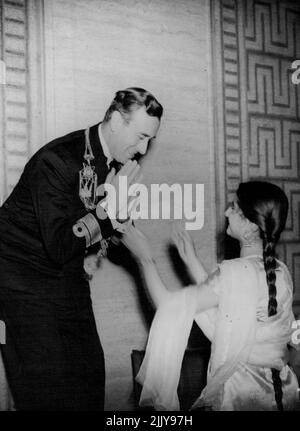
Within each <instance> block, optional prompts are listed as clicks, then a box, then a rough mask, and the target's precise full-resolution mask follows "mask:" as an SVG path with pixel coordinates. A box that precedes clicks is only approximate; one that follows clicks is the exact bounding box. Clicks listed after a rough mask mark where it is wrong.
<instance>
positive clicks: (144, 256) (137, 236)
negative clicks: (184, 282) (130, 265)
mask: <svg viewBox="0 0 300 431" xmlns="http://www.w3.org/2000/svg"><path fill="white" fill-rule="evenodd" d="M122 243H123V244H124V245H125V246H126V247H127V248H128V249H129V250H130V251H131V253H132V254H133V255H134V256H135V257H136V259H137V261H138V263H139V265H140V268H141V270H142V273H143V276H144V278H145V282H146V286H147V290H148V293H149V295H150V297H151V299H152V302H153V304H154V306H155V307H156V308H158V307H159V305H160V304H161V303H162V302H163V301H165V300H166V299H167V298H168V296H169V295H170V294H171V292H169V291H168V289H167V288H166V286H165V285H164V283H163V282H162V280H161V278H160V276H159V274H158V272H157V269H156V265H155V262H154V259H153V256H152V251H151V249H150V246H149V242H148V239H147V238H146V236H145V235H144V234H143V233H142V232H140V231H139V230H138V229H136V228H134V227H133V226H132V225H129V226H128V227H127V229H126V232H125V234H124V235H123V237H122Z"/></svg>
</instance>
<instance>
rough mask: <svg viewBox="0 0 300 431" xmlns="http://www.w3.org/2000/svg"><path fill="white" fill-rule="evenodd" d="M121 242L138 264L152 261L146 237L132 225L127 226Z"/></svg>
mask: <svg viewBox="0 0 300 431" xmlns="http://www.w3.org/2000/svg"><path fill="white" fill-rule="evenodd" d="M121 241H122V243H123V244H124V245H125V246H126V247H127V248H128V249H129V250H130V251H131V253H132V254H134V256H135V257H136V258H137V259H138V260H139V261H140V262H143V261H150V260H152V259H153V255H152V251H151V248H150V245H149V241H148V239H147V237H146V236H145V235H144V234H143V233H142V232H141V231H139V230H138V229H137V228H135V227H133V226H132V224H129V225H128V226H127V228H126V231H125V233H124V234H123V236H122V240H121Z"/></svg>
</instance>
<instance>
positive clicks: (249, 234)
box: [243, 218, 259, 241]
mask: <svg viewBox="0 0 300 431" xmlns="http://www.w3.org/2000/svg"><path fill="white" fill-rule="evenodd" d="M243 238H244V239H245V240H246V241H253V240H255V239H258V238H259V227H258V226H257V224H255V223H252V222H251V221H250V220H249V219H247V218H245V227H244V232H243Z"/></svg>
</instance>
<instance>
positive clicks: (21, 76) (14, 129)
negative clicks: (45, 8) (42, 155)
mask: <svg viewBox="0 0 300 431" xmlns="http://www.w3.org/2000/svg"><path fill="white" fill-rule="evenodd" d="M0 7H1V60H2V61H4V63H5V65H6V84H5V85H2V96H3V97H2V101H1V103H2V146H1V153H2V154H1V160H2V169H3V171H2V172H3V173H2V177H1V180H2V184H1V186H2V187H1V195H2V197H4V196H6V195H7V194H8V193H9V192H10V191H11V189H12V187H13V186H14V185H15V183H16V182H17V180H18V178H19V176H20V174H21V172H22V169H23V167H24V164H25V162H26V160H27V156H28V129H29V119H28V85H27V79H28V78H27V42H26V40H27V31H28V29H27V10H26V0H14V1H8V0H1V2H0Z"/></svg>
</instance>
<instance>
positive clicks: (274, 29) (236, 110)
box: [212, 0, 300, 310]
mask: <svg viewBox="0 0 300 431" xmlns="http://www.w3.org/2000/svg"><path fill="white" fill-rule="evenodd" d="M212 26H213V30H216V27H218V28H219V31H214V34H215V40H214V44H213V57H216V56H220V58H221V61H220V63H219V69H220V74H219V80H218V79H216V80H217V82H216V84H217V85H219V86H221V87H222V90H223V91H222V96H223V104H222V106H221V107H220V108H219V112H218V115H219V121H218V125H219V128H221V130H222V131H223V133H219V135H218V142H217V150H218V152H220V153H223V157H222V158H221V159H220V160H222V161H223V162H224V163H220V161H219V162H218V174H217V175H221V177H222V178H224V182H225V186H224V188H223V191H222V195H220V196H219V209H220V213H223V210H224V208H225V206H226V204H227V202H228V201H230V200H231V199H232V195H233V192H234V190H235V189H236V186H237V185H238V183H239V182H240V181H243V180H244V181H245V180H251V179H264V180H269V181H271V182H274V183H276V184H278V185H279V186H281V187H282V188H283V189H284V190H285V192H286V193H287V196H288V198H289V203H290V213H289V217H288V221H287V226H286V230H285V232H284V233H283V235H282V239H281V243H280V246H279V257H280V258H282V260H284V261H285V262H286V263H287V265H288V266H289V269H290V271H291V273H292V275H293V280H294V284H295V306H296V307H300V85H295V84H293V83H292V80H291V74H292V72H293V71H292V69H291V64H292V62H293V61H294V60H295V59H300V4H299V2H288V1H284V0H279V1H273V0H262V1H260V0H213V1H212ZM220 125H221V126H220ZM220 220H221V218H220ZM299 310H300V308H299Z"/></svg>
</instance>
